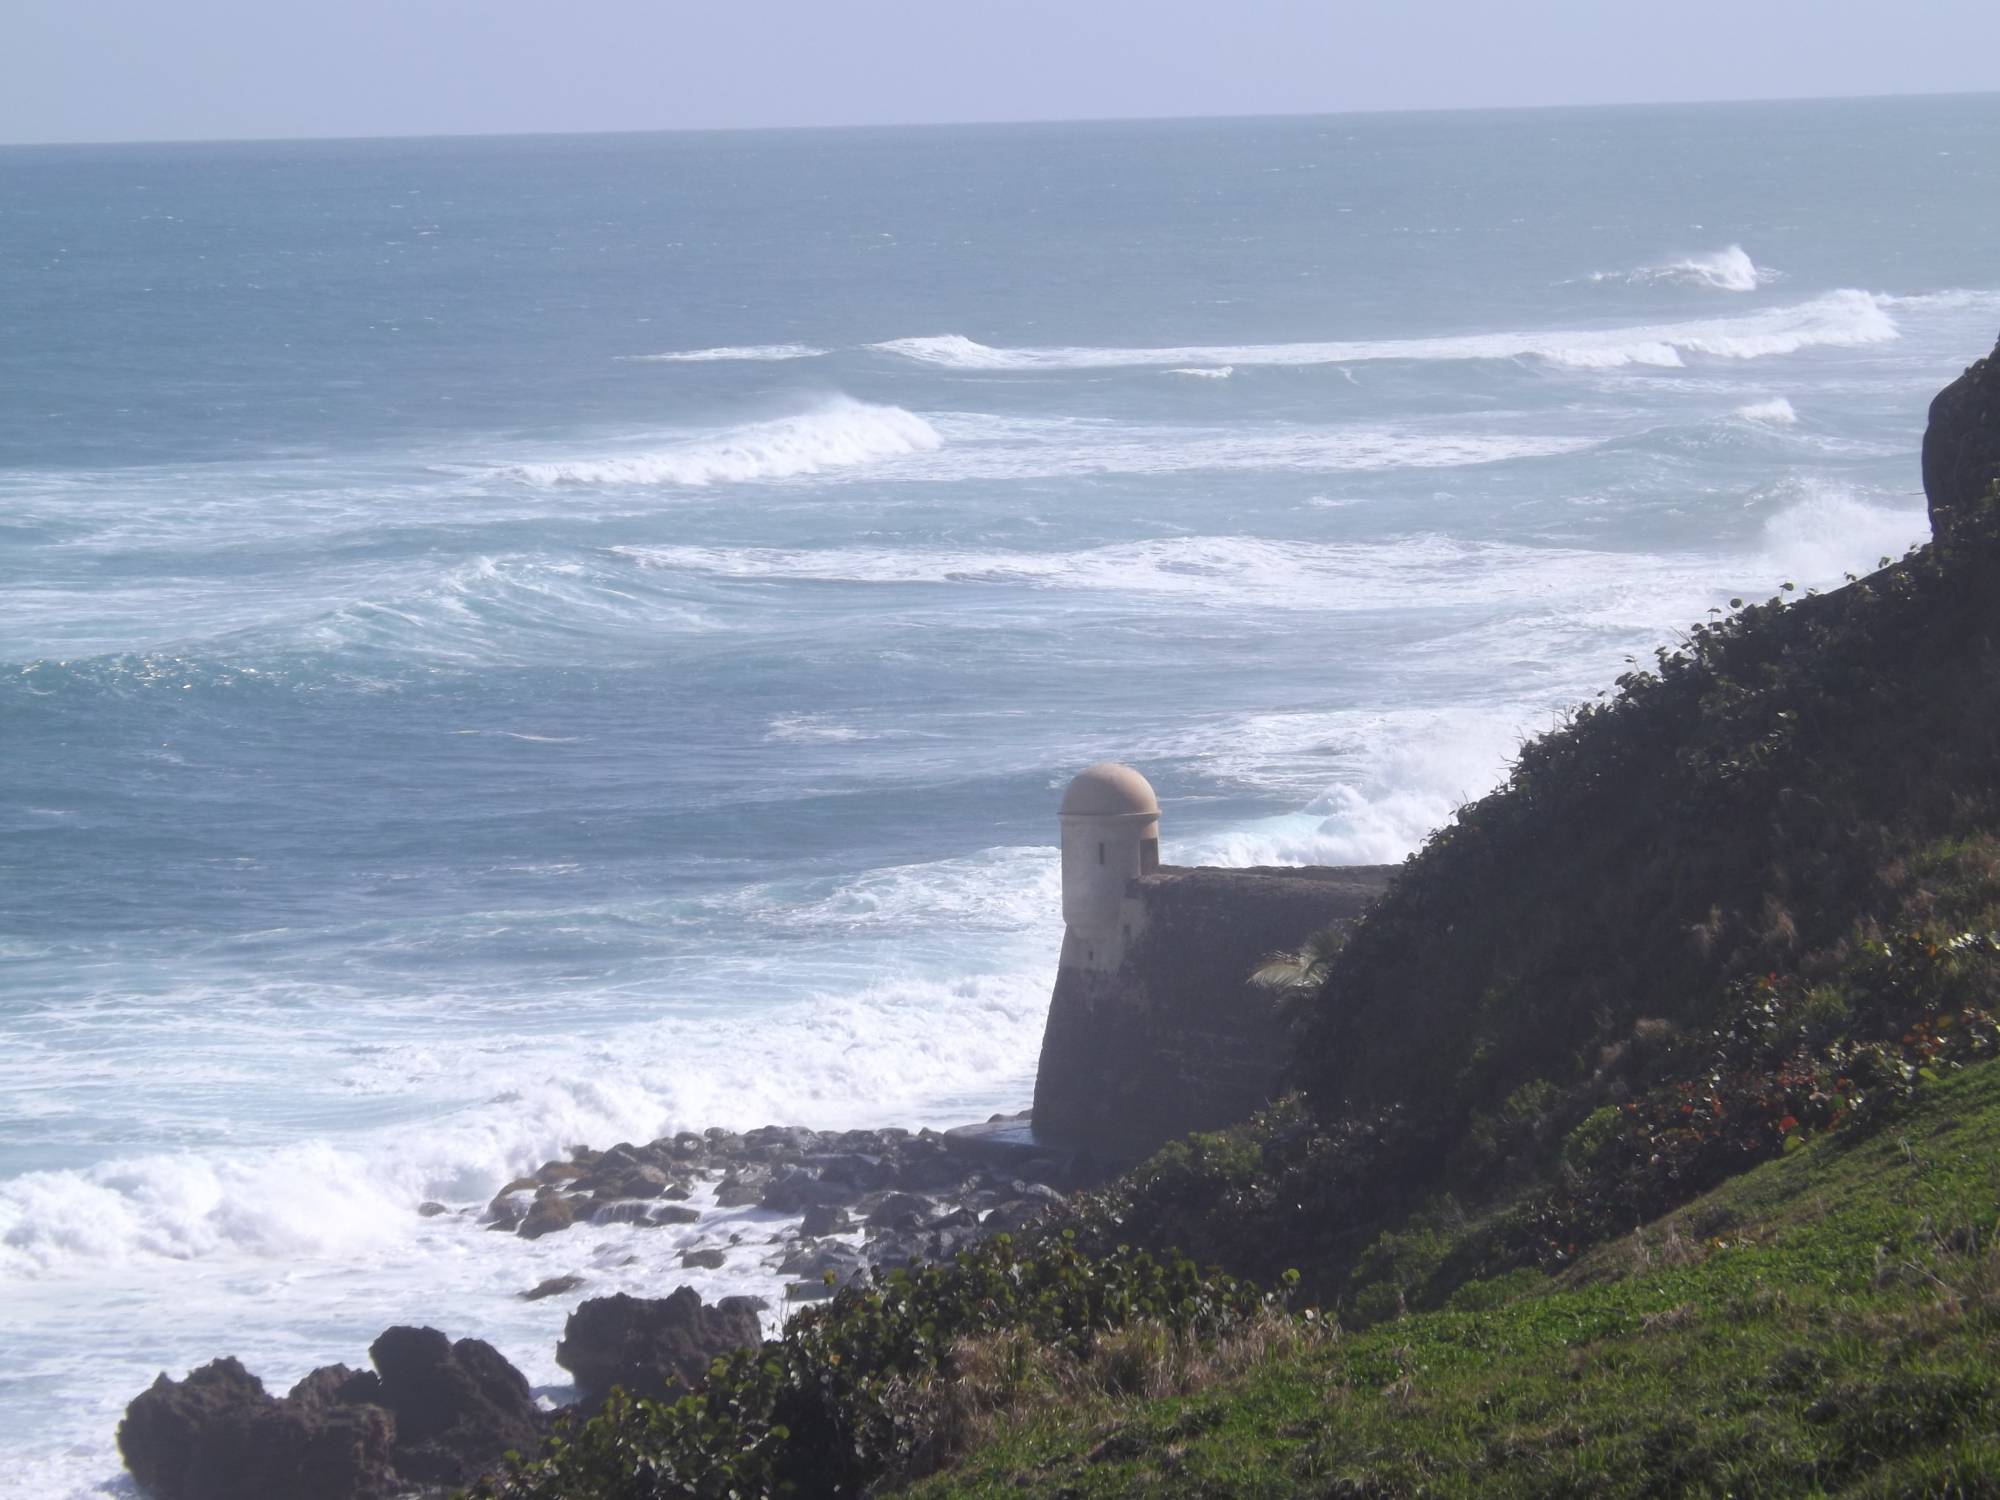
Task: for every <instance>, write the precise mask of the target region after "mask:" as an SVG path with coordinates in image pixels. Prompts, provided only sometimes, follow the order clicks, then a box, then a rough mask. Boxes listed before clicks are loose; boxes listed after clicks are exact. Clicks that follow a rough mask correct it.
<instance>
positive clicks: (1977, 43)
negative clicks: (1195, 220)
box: [0, 0, 2000, 141]
mask: <svg viewBox="0 0 2000 1500" xmlns="http://www.w3.org/2000/svg"><path fill="white" fill-rule="evenodd" d="M1996 57H2000V0H1643V3H1641V0H1401V3H1396V0H1319V3H1310V0H909V3H903V0H701V3H696V0H0V141H76V140H98V141H102V140H157V139H190V138H193V139H211V138H242V137H266V136H334V135H406V134H408V135H414V134H436V133H466V132H476V133H485V132H495V131H570V130H657V129H672V128H678V127H688V126H696V127H700V126H735V125H849V124H900V123H908V122H917V121H939V120H1031V119H1085V118H1098V117H1119V116H1128V117H1129V116H1153V115H1215V114H1293V113H1316V112H1323V111H1338V110H1372V109H1437V108H1457V107H1473V106H1483V105H1514V104H1586V103H1616V102H1629V101H1642V100H1678V99H1744V98H1784V97H1795V96H1805V95H1827V94H1878V93H1953V92H1971V91H1978V90H1990V89H1992V88H1993V87H1994V86H1995V74H1994V71H1993V61H1994V59H1995V58H1996Z"/></svg>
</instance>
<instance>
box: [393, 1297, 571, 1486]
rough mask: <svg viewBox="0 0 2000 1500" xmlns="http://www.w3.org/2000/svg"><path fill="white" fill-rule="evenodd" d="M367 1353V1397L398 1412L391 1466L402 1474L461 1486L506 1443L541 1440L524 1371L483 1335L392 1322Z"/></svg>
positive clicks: (523, 1447)
mask: <svg viewBox="0 0 2000 1500" xmlns="http://www.w3.org/2000/svg"><path fill="white" fill-rule="evenodd" d="M368 1357H369V1358H370V1359H372V1360H373V1361H374V1362H375V1369H376V1371H377V1375H376V1376H375V1377H374V1382H375V1387H376V1390H375V1394H374V1395H373V1396H372V1397H371V1398H370V1399H372V1400H374V1401H375V1402H377V1403H378V1404H379V1405H382V1406H385V1407H387V1408H388V1409H389V1411H390V1412H391V1413H393V1414H394V1416H395V1418H396V1472H397V1473H399V1474H401V1475H402V1476H403V1477H404V1478H405V1479H408V1480H413V1481H415V1482H416V1483H419V1484H466V1483H469V1482H471V1481H472V1480H474V1479H477V1478H478V1477H479V1476H480V1475H481V1474H483V1473H484V1472H485V1471H486V1470H487V1469H489V1468H490V1467H492V1465H493V1464H494V1462H495V1461H497V1460H498V1459H499V1457H500V1455H501V1454H503V1453H505V1452H506V1451H507V1450H508V1449H510V1448H512V1449H514V1450H516V1451H517V1452H521V1453H532V1452H534V1451H535V1447H536V1445H537V1444H538V1443H539V1442H540V1441H541V1435H542V1416H541V1412H540V1410H539V1408H537V1407H536V1405H535V1398H534V1396H533V1395H531V1394H530V1392H529V1389H528V1381H527V1377H525V1376H524V1375H522V1374H521V1372H520V1371H519V1370H517V1369H515V1368H514V1367H513V1366H512V1365H510V1364H508V1363H507V1361H506V1360H505V1359H504V1358H502V1356H501V1354H500V1351H499V1350H497V1349H495V1348H494V1347H493V1346H492V1345H491V1344H489V1343H487V1342H485V1341H484V1340H483V1339H460V1340H459V1341H458V1342H457V1343H453V1342H452V1341H451V1340H450V1339H448V1338H446V1337H445V1336H444V1335H443V1334H442V1333H440V1332H438V1330H437V1329H435V1328H408V1327H403V1328H391V1329H389V1330H387V1331H386V1332H385V1333H384V1334H383V1335H382V1336H381V1337H380V1338H378V1339H377V1340H375V1342H374V1343H373V1344H371V1345H369V1346H368ZM369 1378H370V1377H368V1376H365V1375H364V1376H360V1377H357V1379H356V1381H355V1384H356V1385H357V1386H358V1385H359V1384H360V1383H361V1381H365V1380H368V1379H369Z"/></svg>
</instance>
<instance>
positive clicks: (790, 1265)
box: [778, 1240, 863, 1282]
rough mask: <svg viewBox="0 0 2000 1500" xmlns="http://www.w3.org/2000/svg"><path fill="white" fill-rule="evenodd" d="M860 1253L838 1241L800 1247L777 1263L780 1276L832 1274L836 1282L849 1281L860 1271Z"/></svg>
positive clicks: (861, 1263)
mask: <svg viewBox="0 0 2000 1500" xmlns="http://www.w3.org/2000/svg"><path fill="white" fill-rule="evenodd" d="M862 1265H863V1261H862V1258H861V1252H860V1251H859V1250H856V1249H854V1248H853V1247H852V1246H851V1245H843V1244H841V1243H840V1242H839V1241H837V1240H836V1241H834V1242H832V1243H831V1244H824V1245H801V1246H799V1247H798V1248H797V1249H796V1250H794V1251H792V1253H791V1254H790V1255H787V1256H786V1257H785V1258H784V1259H783V1260H781V1261H779V1262H778V1274H779V1275H781V1276H824V1275H825V1274H826V1273H827V1272H828V1271H831V1272H833V1274H834V1279H835V1280H836V1281H841V1282H845V1281H848V1280H851V1279H852V1278H853V1276H854V1274H855V1273H856V1272H857V1271H859V1270H861V1269H862Z"/></svg>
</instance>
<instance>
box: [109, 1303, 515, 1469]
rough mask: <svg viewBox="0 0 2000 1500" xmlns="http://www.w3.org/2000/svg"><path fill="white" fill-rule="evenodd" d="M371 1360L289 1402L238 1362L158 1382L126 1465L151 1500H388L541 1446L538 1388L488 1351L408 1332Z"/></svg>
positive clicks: (326, 1377)
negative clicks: (283, 1499) (509, 1453)
mask: <svg viewBox="0 0 2000 1500" xmlns="http://www.w3.org/2000/svg"><path fill="white" fill-rule="evenodd" d="M368 1352H369V1356H370V1358H371V1359H373V1361H374V1363H375V1368H374V1369H373V1370H360V1371H356V1370H350V1369H349V1368H348V1367H347V1366H345V1365H327V1366H324V1367H322V1368H320V1369H317V1370H314V1371H313V1372H312V1373H311V1374H310V1375H308V1376H306V1377H305V1379H303V1380H301V1381H300V1382H299V1383H298V1384H297V1385H295V1386H293V1387H292V1389H291V1390H290V1391H289V1392H288V1393H287V1394H286V1395H285V1396H283V1397H282V1398H280V1397H275V1396H272V1395H271V1394H270V1393H269V1392H267V1391H266V1390H265V1389H264V1383H263V1382H262V1381H261V1380H259V1379H258V1378H257V1377H256V1376H255V1375H252V1374H251V1373H250V1372H249V1371H248V1370H246V1369H244V1368H243V1366H242V1365H241V1364H240V1363H239V1362H238V1361H236V1360H234V1359H218V1360H215V1361H213V1362H212V1363H210V1364H206V1365H203V1366H202V1367H201V1368H200V1369H198V1370H195V1371H193V1372H192V1373H191V1374H189V1375H188V1377H187V1378H186V1379H185V1380H172V1379H169V1378H168V1377H167V1376H166V1375H164V1374H162V1375H161V1376H160V1378H159V1379H158V1380H156V1381H154V1382H153V1384H152V1386H151V1388H150V1389H148V1390H146V1391H144V1392H142V1393H141V1394H140V1395H139V1396H138V1398H137V1399H136V1400H134V1401H133V1402H132V1404H131V1405H130V1406H129V1407H127V1408H126V1411H125V1420H124V1421H123V1422H121V1423H120V1424H119V1427H118V1448H119V1451H120V1452H121V1453H122V1454H123V1455H124V1457H125V1465H126V1467H127V1468H129V1469H130V1470H131V1471H132V1477H133V1478H134V1479H136V1480H138V1482H139V1485H140V1487H141V1488H142V1489H143V1490H145V1491H146V1493H147V1494H148V1495H151V1496H153V1497H155V1500H272V1497H275V1496H284V1497H286V1500H389V1497H391V1496H398V1495H405V1494H408V1493H410V1491H412V1490H413V1489H434V1488H436V1487H441V1486H453V1485H460V1484H465V1483H468V1482H470V1481H471V1480H473V1479H476V1478H478V1476H479V1475H481V1474H483V1473H484V1472H486V1470H487V1469H489V1468H491V1467H492V1466H493V1465H494V1464H495V1463H496V1462H498V1461H499V1459H500V1456H501V1455H502V1454H503V1453H505V1452H506V1451H507V1450H508V1449H510V1448H511V1449H516V1450H519V1451H523V1452H532V1451H533V1450H534V1448H535V1446H536V1445H537V1444H538V1443H539V1442H540V1440H541V1433H542V1414H541V1412H540V1410H539V1409H538V1408H537V1407H536V1405H535V1402H534V1397H533V1396H532V1395H531V1394H530V1393H529V1389H528V1382H527V1380H526V1379H525V1378H523V1376H522V1375H521V1373H520V1372H519V1371H518V1370H516V1369H515V1368H514V1367H513V1366H512V1365H510V1364H508V1363H507V1361H506V1360H505V1359H504V1358H502V1357H501V1355H500V1353H499V1351H498V1350H496V1349H494V1347H493V1346H492V1345H491V1344H487V1343H484V1342H482V1341H481V1340H479V1339H460V1340H459V1341H458V1342H457V1343H455V1344H454V1343H452V1342H451V1340H449V1339H448V1338H446V1337H445V1335H444V1334H442V1333H440V1332H438V1331H437V1330H436V1329H435V1328H407V1327H402V1328H391V1329H389V1330H388V1331H387V1332H385V1333H384V1334H383V1335H382V1336H381V1337H380V1338H378V1339H377V1340H376V1341H375V1343H374V1344H373V1345H372V1346H371V1347H370V1349H369V1351H368Z"/></svg>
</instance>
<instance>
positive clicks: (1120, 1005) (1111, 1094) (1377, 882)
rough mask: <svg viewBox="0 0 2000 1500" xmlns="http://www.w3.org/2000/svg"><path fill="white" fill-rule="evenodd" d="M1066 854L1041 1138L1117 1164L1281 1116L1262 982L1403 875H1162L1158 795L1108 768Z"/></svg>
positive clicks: (1085, 779) (1076, 787)
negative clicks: (1278, 960) (1288, 956)
mask: <svg viewBox="0 0 2000 1500" xmlns="http://www.w3.org/2000/svg"><path fill="white" fill-rule="evenodd" d="M1062 838H1063V918H1064V923H1065V930H1064V935H1063V949H1062V962H1061V966H1060V967H1059V968H1058V970H1057V972H1056V984H1055V993H1054V995H1053V996H1052V997H1051V999H1050V1003H1049V1020H1048V1027H1047V1030H1046V1031H1045V1032H1044V1033H1043V1036H1042V1056H1041V1065H1040V1068H1039V1070H1038V1071H1037V1073H1036V1077H1035V1109H1034V1134H1035V1136H1036V1137H1037V1138H1038V1139H1046V1140H1049V1141H1052V1142H1061V1143H1063V1144H1066V1145H1069V1146H1073V1147H1076V1148H1078V1149H1081V1150H1085V1151H1088V1152H1089V1153H1090V1154H1091V1155H1092V1156H1094V1157H1095V1158H1097V1159H1098V1160H1100V1161H1101V1162H1103V1163H1106V1164H1115V1163H1121V1162H1127V1161H1132V1160H1135V1159H1137V1158H1139V1157H1141V1156H1144V1155H1145V1154H1147V1153H1148V1152H1150V1151H1152V1150H1153V1149H1154V1148H1156V1147H1158V1146H1160V1145H1161V1144H1163V1143H1165V1142H1166V1141H1169V1140H1171V1139H1173V1138H1174V1137H1176V1136H1180V1135H1185V1134H1186V1133H1187V1132H1189V1131H1191V1130H1213V1129H1217V1128H1219V1127H1221V1126H1224V1125H1230V1124H1234V1123H1236V1122H1237V1121H1239V1120H1241V1119H1243V1118H1244V1117H1245V1116H1247V1115H1249V1114H1250V1113H1251V1112H1252V1111H1254V1110H1256V1109H1258V1108H1260V1107H1261V1106H1262V1105H1264V1104H1265V1103H1267V1102H1268V1101H1269V1099H1270V1098H1271V1095H1272V1093H1273V1091H1274V1090H1275V1088H1276V1086H1277V1084H1278V1081H1279V1079H1280V1077H1281V1075H1282V1072H1283V1068H1284V1061H1285V1027H1284V1024H1283V1020H1282V1017H1281V1015H1280V1011H1279V995H1278V994H1277V993H1276V992H1274V991H1271V990H1268V989H1264V988H1261V987H1259V986H1257V985H1254V984H1252V983H1250V979H1249V976H1250V973H1251V971H1252V970H1253V969H1255V968H1256V967H1257V966H1258V965H1259V964H1260V963H1262V962H1263V961H1264V960H1265V959H1266V958H1268V957H1270V956H1271V955H1272V954H1273V953H1279V952H1285V951H1288V950H1292V949H1296V948H1297V947H1299V946H1300V944H1301V943H1303V942H1304V940H1305V939H1306V937H1307V936H1309V935H1310V934H1311V933H1313V932H1314V931H1316V930H1317V929H1319V928H1321V927H1325V926H1328V925H1329V924H1337V923H1340V922H1345V921H1351V920H1352V919H1353V918H1355V917H1356V916H1359V915H1360V914H1361V912H1362V911H1364V910H1365V909H1366V908H1367V906H1368V905H1369V903H1370V902H1372V901H1373V900H1374V898H1375V897H1376V895H1377V894H1378V893H1379V892H1380V891H1381V889H1382V887H1383V886H1384V884H1386V882H1387V880H1388V877H1389V875H1390V873H1391V871H1392V870H1393V868H1394V867H1393V866H1380V865H1371V866H1351V867H1350V866H1340V867H1332V866H1315V867H1307V868H1282V869H1275V868H1258V869H1220V868H1177V867H1171V866H1161V865H1160V864H1159V804H1158V802H1157V801H1156V800H1155V799H1154V796H1153V789H1152V787H1151V786H1149V785H1148V784H1147V783H1146V780H1145V778H1144V777H1142V776H1140V775H1139V773H1138V772H1136V771H1134V770H1132V769H1131V768H1130V767H1127V766H1117V765H1108V764H1107V765H1101V766H1092V767H1091V768H1090V769H1089V770H1087V771H1085V772H1083V773H1082V775H1080V776H1078V777H1077V779H1076V781H1075V782H1073V783H1072V784H1071V786H1070V790H1069V793H1068V794H1067V795H1066V796H1065V797H1064V799H1063V812H1062Z"/></svg>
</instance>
